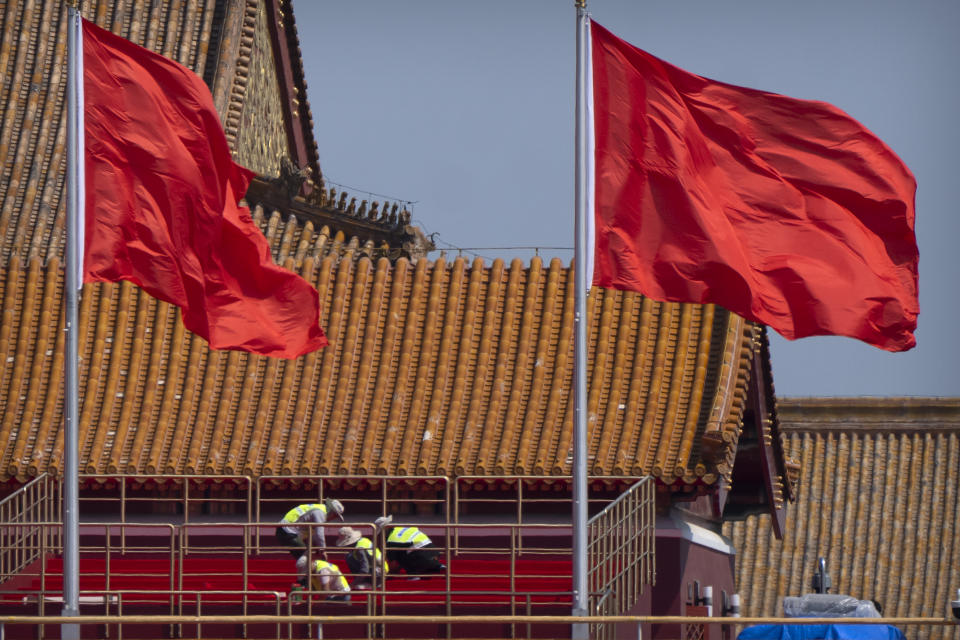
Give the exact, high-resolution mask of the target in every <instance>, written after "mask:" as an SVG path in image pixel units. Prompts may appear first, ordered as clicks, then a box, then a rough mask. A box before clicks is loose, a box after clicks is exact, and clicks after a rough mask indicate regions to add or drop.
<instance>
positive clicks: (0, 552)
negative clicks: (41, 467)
mask: <svg viewBox="0 0 960 640" xmlns="http://www.w3.org/2000/svg"><path fill="white" fill-rule="evenodd" d="M59 506H60V494H59V483H57V482H56V481H55V480H54V479H53V478H51V477H50V476H48V475H47V474H43V475H41V476H40V477H38V478H35V479H34V480H32V481H30V482H28V483H27V484H25V485H24V486H22V487H20V488H19V489H17V490H16V491H14V492H13V493H12V494H10V495H9V496H7V497H6V498H4V499H3V500H0V584H3V583H4V582H6V581H7V580H10V579H11V578H12V577H13V576H15V575H17V574H19V573H20V572H21V571H23V570H24V569H26V568H27V567H29V566H30V565H31V564H32V563H34V562H36V561H38V560H41V561H42V559H43V553H42V551H41V550H42V549H51V548H57V547H59V546H61V541H60V538H59V537H53V536H54V535H56V536H58V535H59V529H58V530H56V531H53V530H51V529H49V528H47V527H44V526H43V525H42V523H45V522H52V521H56V520H58V519H59V518H60V511H59Z"/></svg>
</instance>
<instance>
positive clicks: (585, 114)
mask: <svg viewBox="0 0 960 640" xmlns="http://www.w3.org/2000/svg"><path fill="white" fill-rule="evenodd" d="M576 7H577V82H576V143H575V147H576V154H575V155H576V161H575V176H574V201H575V206H574V309H573V317H574V321H573V322H574V337H573V358H574V364H573V366H574V373H573V473H572V475H573V612H572V613H573V615H575V616H586V615H589V598H590V593H589V591H588V586H587V572H588V567H587V542H588V541H587V325H586V323H587V277H588V274H587V263H588V260H587V256H588V253H590V251H591V247H589V245H587V216H588V215H592V212H591V211H589V205H590V202H592V200H593V198H592V197H591V194H590V183H591V178H590V173H591V172H592V157H591V156H592V153H591V151H590V144H589V143H590V140H591V139H592V133H591V132H590V129H591V128H592V126H593V124H592V120H593V118H592V117H591V111H592V104H589V101H588V85H589V78H590V17H589V16H588V15H587V8H586V0H576ZM589 635H590V629H589V625H587V624H584V623H577V624H574V625H573V628H572V637H573V639H574V640H587V638H589Z"/></svg>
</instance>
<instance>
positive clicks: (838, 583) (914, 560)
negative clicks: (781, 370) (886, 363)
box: [723, 398, 960, 640]
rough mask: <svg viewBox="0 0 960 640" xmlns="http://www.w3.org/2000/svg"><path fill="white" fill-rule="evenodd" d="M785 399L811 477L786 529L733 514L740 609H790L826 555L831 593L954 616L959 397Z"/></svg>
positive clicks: (894, 611)
mask: <svg viewBox="0 0 960 640" xmlns="http://www.w3.org/2000/svg"><path fill="white" fill-rule="evenodd" d="M778 409H779V412H780V420H781V428H782V429H783V430H784V432H785V433H786V434H787V442H786V445H787V448H788V450H789V451H790V453H791V454H792V455H794V456H795V457H796V458H797V459H799V460H800V461H801V467H802V482H801V484H800V489H799V491H798V497H797V501H796V502H795V503H793V504H791V505H788V507H787V509H788V512H789V514H788V520H787V521H788V523H789V524H788V526H787V527H786V528H785V531H784V536H783V539H782V540H776V539H774V536H773V533H772V530H771V527H770V522H769V516H766V515H763V516H751V517H749V518H748V519H747V520H745V521H743V522H733V523H730V522H728V523H726V524H724V528H723V532H724V535H726V536H728V537H730V538H731V539H732V541H733V545H734V547H735V548H736V550H737V589H738V591H739V592H740V594H741V599H742V602H743V615H745V616H779V615H781V614H782V613H783V611H782V608H781V606H782V605H781V603H782V600H783V597H784V596H787V595H801V594H804V593H809V592H811V591H812V588H811V580H812V576H813V572H814V570H815V568H816V563H817V559H818V558H819V557H821V556H822V557H824V558H825V559H826V561H827V570H828V573H829V574H830V576H831V579H832V582H833V588H832V589H831V593H841V594H848V595H852V596H854V597H857V598H861V599H875V600H878V601H880V603H881V604H882V605H883V609H884V611H883V613H884V616H890V617H923V616H934V617H936V616H940V615H947V613H948V611H947V602H948V601H949V600H951V599H952V598H953V594H954V593H955V589H956V585H958V584H960V564H958V563H957V562H955V561H953V559H954V558H956V557H957V555H958V554H960V537H958V533H960V466H958V465H957V463H956V461H957V460H958V459H960V399H958V398H803V399H781V400H780V402H779V404H778ZM913 633H915V634H916V637H917V638H918V639H919V640H941V639H944V640H945V639H947V638H955V637H956V633H955V631H952V630H951V629H950V628H949V627H940V626H924V627H917V628H915V630H914V632H913Z"/></svg>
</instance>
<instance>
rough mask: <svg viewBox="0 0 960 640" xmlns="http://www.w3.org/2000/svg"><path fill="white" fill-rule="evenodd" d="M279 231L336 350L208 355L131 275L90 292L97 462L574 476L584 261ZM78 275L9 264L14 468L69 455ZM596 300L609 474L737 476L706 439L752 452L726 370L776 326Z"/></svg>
mask: <svg viewBox="0 0 960 640" xmlns="http://www.w3.org/2000/svg"><path fill="white" fill-rule="evenodd" d="M255 213H258V214H259V211H257V212H255ZM257 217H258V218H259V217H260V216H259V215H258V216H257ZM264 227H265V229H266V231H267V234H268V237H269V238H270V239H271V241H272V243H273V245H274V246H275V247H276V249H278V250H280V249H281V248H282V249H283V251H282V252H278V253H277V254H276V256H277V259H278V262H279V263H280V264H285V265H286V266H288V267H290V268H293V269H295V270H297V271H299V272H300V273H302V274H303V275H304V276H305V277H306V278H307V279H308V280H310V281H312V282H313V283H314V284H315V285H316V286H317V287H318V290H319V291H320V296H321V301H322V308H323V314H322V317H321V324H322V325H323V326H324V329H325V330H326V332H327V335H328V337H329V338H330V342H331V345H330V346H329V347H327V348H325V349H322V350H320V351H317V352H315V353H313V354H309V355H307V356H305V357H302V358H300V359H298V360H296V361H285V360H276V359H269V358H264V357H260V356H252V355H248V354H245V353H240V352H215V351H209V350H208V349H207V347H206V344H205V343H204V342H203V340H202V339H200V338H198V337H195V336H192V335H191V334H189V333H188V332H186V331H185V330H184V329H183V326H182V324H181V322H180V320H179V315H178V313H177V311H176V309H175V308H173V307H171V306H170V305H168V304H166V303H161V302H157V301H155V300H153V299H151V298H150V297H149V296H147V295H145V294H143V293H142V292H141V291H139V290H138V289H137V288H136V287H134V286H132V285H130V284H128V283H119V284H105V285H99V284H93V285H89V284H88V285H85V288H84V293H83V297H82V303H81V306H80V326H81V327H82V330H81V333H80V353H81V397H82V404H81V415H80V424H81V441H80V456H81V464H82V469H83V470H84V471H85V472H86V473H92V474H109V473H124V472H126V473H148V474H158V473H162V474H170V473H209V474H228V475H229V474H252V475H271V474H291V473H294V474H309V475H317V474H389V475H464V474H466V475H514V474H518V475H523V474H534V475H544V474H546V475H560V474H566V473H569V471H570V442H571V431H572V406H571V398H570V394H569V389H570V380H571V375H572V366H573V359H572V344H571V341H570V336H571V332H572V330H573V309H572V304H571V300H572V291H571V289H570V287H571V286H572V283H571V280H572V279H571V278H570V269H569V268H568V267H565V266H563V265H562V264H561V263H560V262H559V261H558V260H554V261H552V262H551V264H550V265H549V266H548V267H545V266H544V265H543V264H542V263H541V262H540V260H539V259H534V260H533V261H532V263H531V264H530V266H529V267H526V266H525V265H523V264H522V263H521V262H520V261H514V263H513V264H512V265H511V266H510V267H509V268H508V267H507V266H506V265H505V264H504V263H503V262H502V261H499V260H497V261H495V262H494V263H493V264H492V265H490V266H486V265H484V264H483V263H482V262H481V261H476V262H474V263H473V264H472V265H468V264H467V263H466V262H465V261H464V260H462V259H457V260H454V261H453V262H452V263H449V264H448V263H447V262H445V261H444V260H443V259H440V260H438V261H436V262H428V261H426V260H421V261H419V262H417V263H416V264H411V263H410V262H408V261H407V260H399V261H398V262H396V263H391V262H390V261H389V260H387V259H385V258H380V259H378V260H376V262H374V261H372V260H371V259H370V258H368V257H366V256H363V257H359V258H357V259H355V258H354V255H353V253H351V250H350V249H349V248H347V249H343V247H340V248H339V249H340V251H341V252H342V253H341V254H331V255H326V256H318V255H317V254H316V253H315V252H314V251H307V252H306V253H307V255H306V256H305V257H303V258H301V259H298V258H297V257H296V253H295V251H296V250H297V249H302V247H303V246H305V245H306V246H311V245H312V246H317V245H318V244H319V245H322V246H324V247H327V246H328V245H330V246H329V247H328V248H329V249H331V250H332V249H334V248H335V247H336V246H337V243H336V242H335V241H334V242H330V240H329V238H328V236H327V235H325V234H322V233H321V234H317V237H316V239H311V240H308V241H304V238H303V237H302V236H304V235H306V236H311V235H312V232H310V229H309V225H307V226H306V227H305V228H301V227H299V226H298V225H296V224H293V223H288V224H281V221H280V216H279V214H278V213H275V214H274V215H273V216H271V218H270V221H269V223H267V224H265V225H264ZM298 236H300V237H298ZM355 253H356V254H360V253H361V251H360V249H359V248H357V249H356V250H355ZM61 276H62V271H61V270H60V269H59V263H58V261H57V260H56V259H55V258H54V259H53V260H51V261H49V262H48V263H47V264H46V265H44V264H43V263H42V262H41V261H40V260H39V259H38V258H33V259H31V260H29V261H27V262H26V263H25V264H23V266H22V268H20V269H14V270H11V271H10V272H8V274H7V278H6V284H7V287H8V293H10V292H14V291H15V292H16V293H15V294H13V295H7V296H6V298H7V301H8V302H7V301H5V308H4V310H5V313H6V314H8V315H9V317H11V318H12V319H13V321H12V322H10V323H6V322H5V323H4V335H3V336H0V338H2V343H0V358H4V359H6V360H8V361H9V362H10V365H9V366H7V367H5V368H4V376H3V378H2V380H0V383H2V384H0V400H2V402H3V416H4V418H3V423H2V428H0V441H4V442H9V443H10V445H9V446H8V447H7V449H6V450H5V453H4V458H3V460H2V462H0V465H2V466H0V471H2V472H3V473H5V474H7V475H9V476H17V477H20V478H24V477H27V476H32V475H35V474H36V473H37V472H40V471H53V472H57V471H59V470H60V468H61V463H62V461H61V456H60V453H59V450H60V447H59V446H58V438H59V437H60V429H59V427H60V423H61V415H60V410H61V408H60V401H59V399H58V398H57V396H58V393H47V390H59V389H60V387H61V386H62V380H61V376H62V349H63V346H62V338H61V332H59V331H57V329H56V327H57V322H58V321H59V309H60V307H61V299H60V296H61V295H62V288H61V284H60V279H61ZM588 308H589V311H588V314H589V318H590V326H589V335H590V345H589V348H588V351H589V358H590V362H591V363H592V365H591V368H590V371H589V380H590V382H589V401H588V416H589V426H590V432H591V438H590V443H589V455H590V471H591V473H593V474H596V475H639V474H645V473H651V474H653V475H656V476H657V477H658V478H660V479H661V480H662V481H663V482H664V483H666V484H672V483H674V482H682V483H707V484H709V483H712V482H715V481H716V480H717V479H718V478H719V477H721V476H726V475H728V473H727V470H726V466H727V461H728V460H729V459H730V456H728V455H724V456H720V457H718V458H717V460H719V463H717V462H712V461H711V462H708V461H705V460H702V459H701V458H700V457H699V455H698V452H699V450H700V447H699V441H700V439H701V438H702V437H703V436H704V434H705V433H706V432H709V431H716V432H718V433H719V434H721V440H722V441H724V442H726V443H727V447H728V448H730V449H732V448H733V446H734V445H735V442H736V434H737V433H738V432H739V426H738V421H739V420H740V419H741V416H742V412H743V400H744V394H743V393H740V392H739V391H738V389H740V388H741V387H740V386H738V385H736V384H734V383H733V382H732V381H731V380H728V379H727V376H728V375H729V376H731V377H732V380H733V381H735V380H737V379H738V378H740V377H744V376H747V375H749V367H748V363H749V361H750V358H751V349H752V348H753V347H752V345H753V335H754V331H756V329H755V328H754V327H753V326H752V325H750V324H748V323H745V322H744V321H742V320H741V319H739V318H738V317H736V316H734V315H732V314H729V313H727V312H725V311H723V310H721V309H718V308H715V307H712V306H698V305H680V304H674V303H657V302H654V301H651V300H649V299H647V298H644V297H642V296H639V295H636V294H629V293H622V292H616V291H602V290H595V291H594V293H593V294H592V295H591V296H590V301H589V304H588ZM727 372H731V373H729V374H728V373H727ZM38 381H39V382H38ZM711 381H712V382H711ZM727 385H731V386H732V387H733V392H732V393H728V387H727ZM731 455H732V453H731Z"/></svg>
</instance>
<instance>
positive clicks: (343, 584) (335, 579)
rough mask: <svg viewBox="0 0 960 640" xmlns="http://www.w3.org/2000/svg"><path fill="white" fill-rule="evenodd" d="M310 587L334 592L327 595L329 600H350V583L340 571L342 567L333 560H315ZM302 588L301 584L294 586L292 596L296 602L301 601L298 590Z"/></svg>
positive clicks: (311, 570) (314, 589)
mask: <svg viewBox="0 0 960 640" xmlns="http://www.w3.org/2000/svg"><path fill="white" fill-rule="evenodd" d="M310 588H311V589H312V590H313V591H332V592H334V593H333V594H331V595H329V596H327V600H341V601H344V602H350V585H349V583H347V579H346V578H345V577H344V576H343V574H342V573H341V572H340V567H338V566H337V565H335V564H333V563H332V562H327V561H326V560H315V561H314V563H313V565H312V566H311V567H310ZM302 589H303V587H301V586H300V585H299V584H297V585H295V586H294V588H293V591H291V598H292V599H293V601H294V602H300V599H301V596H300V595H299V594H297V593H296V592H298V591H301V590H302Z"/></svg>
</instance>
